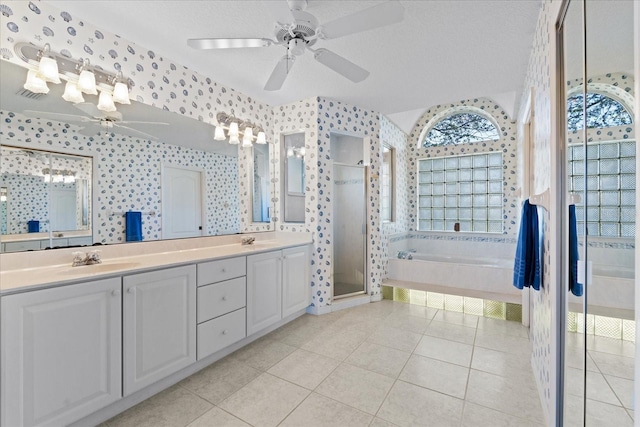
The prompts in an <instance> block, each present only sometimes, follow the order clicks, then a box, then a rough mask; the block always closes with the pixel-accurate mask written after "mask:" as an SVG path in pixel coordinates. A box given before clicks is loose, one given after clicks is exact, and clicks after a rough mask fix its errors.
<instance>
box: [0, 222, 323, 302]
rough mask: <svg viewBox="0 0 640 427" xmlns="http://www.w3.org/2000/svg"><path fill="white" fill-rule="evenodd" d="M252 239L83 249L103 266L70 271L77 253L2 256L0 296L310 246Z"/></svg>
mask: <svg viewBox="0 0 640 427" xmlns="http://www.w3.org/2000/svg"><path fill="white" fill-rule="evenodd" d="M254 236H255V237H256V241H255V243H254V244H252V245H246V246H243V245H241V244H240V239H241V238H242V237H246V236H243V235H238V236H233V237H235V239H232V238H230V237H229V236H227V237H221V238H219V239H216V238H199V239H183V240H178V241H175V240H174V241H166V244H163V242H147V243H153V245H147V246H142V245H141V244H140V243H132V244H120V245H112V246H101V247H86V248H83V249H84V250H94V249H99V250H101V251H102V263H101V264H96V265H88V266H79V267H71V260H72V256H71V252H73V251H77V250H78V248H74V249H59V250H55V251H39V252H21V253H15V254H14V253H10V254H1V255H0V294H1V295H9V294H13V293H19V292H26V291H30V290H35V289H41V288H47V287H53V286H61V285H67V284H72V283H78V282H83V281H87V280H95V279H103V278H106V277H113V276H121V275H128V274H134V273H139V272H143V271H148V270H157V269H158V268H167V267H175V266H179V265H186V264H193V263H196V262H203V261H211V260H215V259H221V258H229V257H234V256H242V255H251V254H255V253H260V252H268V251H272V250H278V249H283V248H287V247H292V246H299V245H304V244H309V243H312V237H311V235H310V233H273V232H271V233H256V234H254ZM236 240H237V241H236ZM136 245H137V247H136ZM194 246H195V247H194ZM136 249H139V250H136ZM154 249H155V250H154ZM163 249H164V250H163ZM132 251H135V252H137V253H140V254H139V255H133V254H131V252H132ZM118 255H120V256H118ZM122 255H125V256H122ZM26 257H30V259H29V260H25V259H24V258H26ZM61 257H64V258H61ZM33 258H38V259H37V260H36V262H37V263H36V266H33V263H32V262H29V261H31V260H32V259H33ZM62 259H64V260H65V261H64V262H63V263H61V260H62ZM67 260H68V261H67ZM12 266H13V267H14V268H12Z"/></svg>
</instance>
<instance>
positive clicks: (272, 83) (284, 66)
mask: <svg viewBox="0 0 640 427" xmlns="http://www.w3.org/2000/svg"><path fill="white" fill-rule="evenodd" d="M295 59H296V58H295V56H290V55H285V56H283V57H282V58H280V61H278V63H277V64H276V68H274V69H273V72H272V73H271V77H269V80H268V81H267V84H266V85H264V90H278V89H280V88H281V87H282V84H283V83H284V81H285V79H286V78H287V75H288V74H289V71H291V67H293V63H294V62H295Z"/></svg>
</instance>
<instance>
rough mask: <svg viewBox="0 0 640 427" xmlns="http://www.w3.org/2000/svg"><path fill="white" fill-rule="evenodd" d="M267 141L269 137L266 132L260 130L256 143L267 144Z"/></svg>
mask: <svg viewBox="0 0 640 427" xmlns="http://www.w3.org/2000/svg"><path fill="white" fill-rule="evenodd" d="M266 143H267V137H266V135H265V134H264V132H262V131H260V132H258V138H257V139H256V144H266Z"/></svg>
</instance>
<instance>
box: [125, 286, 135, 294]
mask: <svg viewBox="0 0 640 427" xmlns="http://www.w3.org/2000/svg"><path fill="white" fill-rule="evenodd" d="M127 292H129V293H130V294H132V293H134V292H135V288H134V287H133V286H132V287H130V288H129V289H127Z"/></svg>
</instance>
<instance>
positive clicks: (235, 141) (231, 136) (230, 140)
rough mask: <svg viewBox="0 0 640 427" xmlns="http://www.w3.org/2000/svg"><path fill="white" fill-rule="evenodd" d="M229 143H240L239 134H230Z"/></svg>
mask: <svg viewBox="0 0 640 427" xmlns="http://www.w3.org/2000/svg"><path fill="white" fill-rule="evenodd" d="M229 144H234V145H235V144H240V139H239V138H238V136H237V135H236V136H233V135H229Z"/></svg>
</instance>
